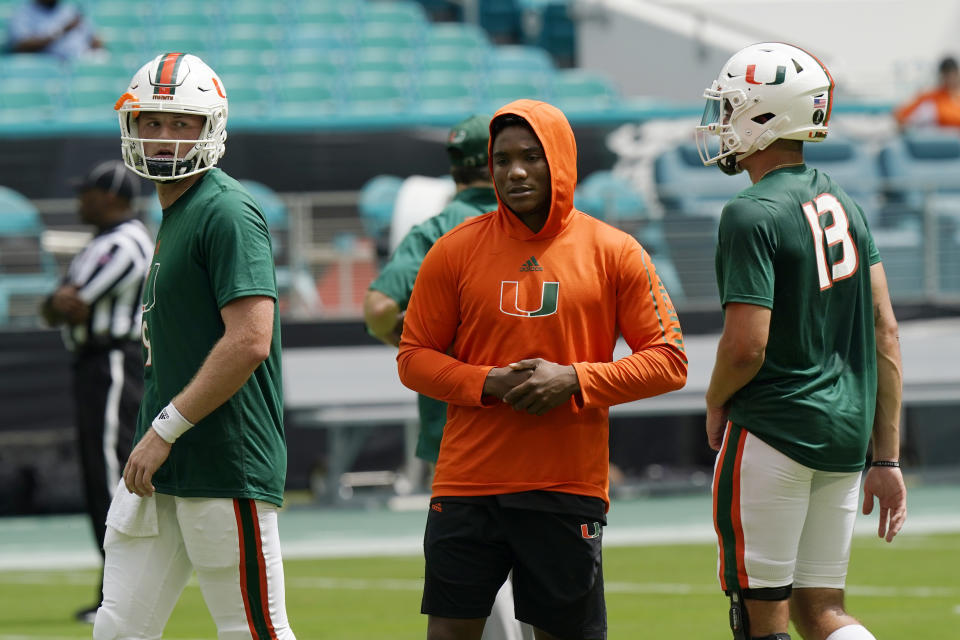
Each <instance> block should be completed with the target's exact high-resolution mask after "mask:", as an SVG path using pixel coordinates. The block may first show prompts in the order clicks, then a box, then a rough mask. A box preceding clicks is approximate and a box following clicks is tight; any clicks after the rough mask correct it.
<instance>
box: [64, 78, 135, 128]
mask: <svg viewBox="0 0 960 640" xmlns="http://www.w3.org/2000/svg"><path fill="white" fill-rule="evenodd" d="M121 82H122V81H121ZM115 84H118V83H116V82H115V83H114V85H115ZM122 93H123V89H122V87H121V89H119V90H118V89H116V88H113V87H111V85H110V83H109V82H105V81H104V80H101V79H92V80H82V79H74V81H73V82H71V84H70V92H69V95H68V97H67V105H68V108H67V109H66V110H65V112H66V117H67V119H68V120H69V121H71V122H82V123H88V122H98V123H107V122H113V123H116V121H117V114H116V111H114V109H113V107H114V105H115V104H116V102H117V98H119V97H120V95H121V94H122Z"/></svg>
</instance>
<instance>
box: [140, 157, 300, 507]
mask: <svg viewBox="0 0 960 640" xmlns="http://www.w3.org/2000/svg"><path fill="white" fill-rule="evenodd" d="M245 296H268V297H270V298H273V299H274V300H276V299H277V284H276V275H275V273H274V265H273V254H272V249H271V242H270V234H269V232H268V231H267V224H266V221H265V219H264V216H263V213H261V211H260V208H259V207H258V205H257V204H256V202H255V201H254V199H253V198H252V197H251V196H250V194H249V193H247V191H246V190H245V189H244V188H243V187H242V186H241V185H240V184H239V183H238V182H237V181H236V180H234V179H233V178H230V177H229V176H227V175H226V174H225V173H223V172H222V171H220V170H219V169H211V170H209V171H207V172H206V173H204V174H202V177H201V179H200V180H199V181H198V182H197V183H196V184H194V185H193V186H192V187H190V188H189V189H188V190H187V191H186V192H185V193H184V194H183V195H182V196H180V198H178V199H177V201H176V202H175V203H173V205H171V206H170V207H169V208H167V209H165V210H164V211H163V222H162V223H161V225H160V230H159V232H158V233H157V244H156V251H155V253H154V256H153V263H152V264H151V268H150V275H149V277H148V279H147V285H146V287H145V290H144V294H143V332H142V333H143V344H144V363H145V368H144V395H143V401H142V403H141V405H140V416H139V419H138V427H137V434H136V440H139V439H140V438H141V437H142V436H143V434H144V432H145V431H146V430H147V429H148V428H149V427H150V423H151V422H152V420H153V418H154V417H155V416H156V415H157V414H158V413H159V412H160V410H161V409H162V408H163V407H164V406H166V404H167V403H168V402H170V400H171V399H172V398H173V397H174V396H175V395H176V394H178V393H179V392H180V391H181V390H182V389H183V388H184V387H186V386H187V384H188V383H189V382H190V381H191V380H192V379H193V377H194V375H195V374H196V373H197V371H198V370H199V369H200V366H201V365H202V364H203V361H204V359H205V358H206V357H207V355H208V354H209V353H210V350H211V349H212V348H213V345H214V343H216V342H217V340H219V339H220V338H221V337H222V336H223V333H224V325H223V320H222V319H221V317H220V309H221V308H223V307H224V306H225V305H226V304H227V303H229V302H230V301H232V300H235V299H237V298H241V297H245ZM282 397H283V388H282V382H281V365H280V320H279V317H278V315H277V312H276V310H275V311H274V320H273V340H272V343H271V345H270V355H269V357H268V358H267V359H266V361H264V362H263V363H261V364H260V366H258V367H257V369H256V371H254V373H253V375H251V376H250V378H249V379H248V380H247V381H246V383H244V385H243V386H242V387H241V388H240V390H239V391H237V392H236V393H235V394H234V395H233V396H232V397H231V398H230V399H229V400H227V402H225V403H224V404H223V405H221V406H220V407H219V408H217V409H216V410H215V411H213V412H212V413H211V414H210V415H208V416H207V417H206V418H204V419H203V420H200V421H199V422H198V423H197V425H196V426H194V427H193V428H192V429H190V430H189V431H187V432H186V433H185V434H184V435H183V436H181V437H180V438H179V439H178V440H177V441H176V442H175V443H174V445H173V447H172V449H171V450H170V457H169V458H167V460H166V461H165V462H164V463H163V465H161V466H160V468H159V469H158V470H157V472H156V474H155V475H154V476H153V484H154V486H155V487H156V488H157V491H159V492H160V493H166V494H170V495H175V496H182V497H205V498H254V499H257V500H265V501H267V502H271V503H273V504H276V505H280V504H282V502H283V487H284V480H285V478H286V467H287V448H286V443H285V441H284V432H283V404H282Z"/></svg>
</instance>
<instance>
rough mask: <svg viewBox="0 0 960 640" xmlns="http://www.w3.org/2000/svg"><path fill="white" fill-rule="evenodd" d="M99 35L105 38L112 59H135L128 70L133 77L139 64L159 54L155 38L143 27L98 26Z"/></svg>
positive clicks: (102, 38) (104, 44)
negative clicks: (146, 33) (154, 42)
mask: <svg viewBox="0 0 960 640" xmlns="http://www.w3.org/2000/svg"><path fill="white" fill-rule="evenodd" d="M97 35H98V36H99V37H100V39H101V40H103V46H104V48H106V50H107V51H108V52H109V53H110V57H111V58H112V59H121V60H135V62H133V64H132V65H131V68H130V69H129V70H128V72H127V73H128V75H129V76H131V77H132V76H133V72H134V71H136V69H137V68H138V66H137V65H143V64H145V63H146V62H147V60H149V59H151V58H152V57H153V56H156V55H157V53H156V51H155V50H154V48H153V40H152V39H151V38H149V37H147V36H145V34H144V33H143V30H142V29H126V28H123V27H97ZM127 79H128V80H129V79H130V78H127Z"/></svg>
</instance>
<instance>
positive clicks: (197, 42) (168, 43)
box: [141, 26, 217, 60]
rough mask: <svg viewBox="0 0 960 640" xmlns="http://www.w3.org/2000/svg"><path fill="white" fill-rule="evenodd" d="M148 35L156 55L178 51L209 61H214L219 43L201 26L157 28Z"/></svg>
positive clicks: (149, 31) (148, 32)
mask: <svg viewBox="0 0 960 640" xmlns="http://www.w3.org/2000/svg"><path fill="white" fill-rule="evenodd" d="M146 33H147V34H149V36H150V37H151V38H152V40H151V47H152V51H155V52H156V53H155V54H154V55H159V54H161V53H170V52H174V51H176V52H180V53H191V54H193V55H198V56H200V57H201V58H202V59H204V60H207V59H208V58H209V59H212V58H213V57H214V55H213V54H214V52H215V51H216V46H217V43H216V42H215V41H214V38H213V37H212V35H211V33H210V31H209V30H208V29H206V28H204V27H201V26H195V27H191V28H187V27H157V28H156V29H150V30H148V31H147V32H146ZM141 37H142V35H141Z"/></svg>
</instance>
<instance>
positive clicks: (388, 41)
mask: <svg viewBox="0 0 960 640" xmlns="http://www.w3.org/2000/svg"><path fill="white" fill-rule="evenodd" d="M422 38H423V29H422V27H421V26H420V25H412V24H396V25H392V24H388V23H383V22H371V23H363V24H361V25H360V26H359V27H358V28H357V43H358V44H359V45H360V46H361V47H394V48H396V49H401V50H403V49H415V48H417V47H419V46H420V42H421V40H422Z"/></svg>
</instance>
